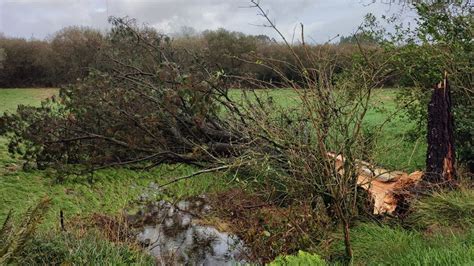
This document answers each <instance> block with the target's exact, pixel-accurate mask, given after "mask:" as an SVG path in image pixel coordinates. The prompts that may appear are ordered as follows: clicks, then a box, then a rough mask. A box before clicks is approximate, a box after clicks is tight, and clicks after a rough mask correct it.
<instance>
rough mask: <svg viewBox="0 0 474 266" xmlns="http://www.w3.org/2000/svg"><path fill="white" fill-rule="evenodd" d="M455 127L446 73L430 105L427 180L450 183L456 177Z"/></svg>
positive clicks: (437, 86)
mask: <svg viewBox="0 0 474 266" xmlns="http://www.w3.org/2000/svg"><path fill="white" fill-rule="evenodd" d="M453 128H454V122H453V116H452V113H451V91H450V87H449V84H448V79H447V77H446V75H445V78H444V80H443V82H440V83H439V84H438V85H436V86H435V88H434V91H433V95H432V96H431V101H430V103H429V105H428V133H427V138H428V150H427V154H426V173H425V176H424V180H425V181H428V182H430V183H449V182H450V181H454V180H455V179H456V170H455V168H454V162H455V151H454V136H453Z"/></svg>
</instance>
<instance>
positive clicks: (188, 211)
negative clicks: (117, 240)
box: [129, 197, 246, 265]
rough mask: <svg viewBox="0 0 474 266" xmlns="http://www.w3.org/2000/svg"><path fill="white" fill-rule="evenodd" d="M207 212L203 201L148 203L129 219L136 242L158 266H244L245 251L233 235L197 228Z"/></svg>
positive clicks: (201, 198) (200, 198)
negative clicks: (152, 257) (154, 258)
mask: <svg viewBox="0 0 474 266" xmlns="http://www.w3.org/2000/svg"><path fill="white" fill-rule="evenodd" d="M210 211H211V207H210V205H208V204H207V203H206V199H205V197H197V198H194V199H190V200H186V201H180V202H177V203H176V204H172V203H170V202H166V201H158V202H153V203H149V204H148V205H147V206H145V207H143V208H142V209H141V210H140V211H138V212H137V214H135V215H132V216H129V221H130V222H131V224H134V225H135V226H136V225H137V224H138V225H140V227H139V228H140V231H139V234H138V241H139V242H140V243H141V244H142V245H143V246H145V247H146V248H148V250H149V251H150V252H151V254H153V255H154V256H155V257H156V258H157V261H158V263H159V264H161V265H236V264H239V263H245V262H246V261H245V247H244V245H243V243H242V241H241V240H240V239H239V238H238V237H237V236H235V235H232V234H229V233H226V232H220V231H218V230H217V229H216V228H214V227H212V226H208V225H202V224H199V220H200V218H202V217H204V216H205V215H207V214H208V213H209V212H210Z"/></svg>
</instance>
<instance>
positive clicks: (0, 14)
mask: <svg viewBox="0 0 474 266" xmlns="http://www.w3.org/2000/svg"><path fill="white" fill-rule="evenodd" d="M373 2H375V3H373ZM387 2H390V0H376V1H372V0H261V1H260V3H261V5H262V6H263V7H264V8H265V9H266V10H268V11H269V16H270V17H271V18H273V19H274V21H275V22H276V24H277V26H278V27H279V28H280V30H281V31H282V32H283V33H284V34H285V35H286V36H287V37H288V38H289V39H291V38H292V36H293V32H294V29H295V27H296V26H298V25H299V23H300V22H301V23H303V24H304V25H305V33H306V35H307V36H306V39H307V40H308V39H311V40H313V41H315V42H325V41H327V40H329V39H331V38H333V37H334V36H335V35H336V34H338V33H339V34H342V35H348V34H350V33H352V32H353V31H354V30H355V29H356V28H357V26H358V25H359V24H360V23H361V22H362V20H363V17H364V15H365V14H367V13H369V12H371V13H374V14H375V15H377V16H380V15H383V14H392V13H394V12H396V13H398V12H399V10H400V8H401V6H400V5H398V4H392V5H389V4H387ZM396 2H399V1H396ZM249 5H250V3H249V1H247V0H0V32H3V33H4V34H5V35H7V36H12V37H25V38H31V37H33V38H37V39H43V38H45V37H47V36H48V35H51V34H52V33H54V32H55V31H57V30H59V29H61V28H63V27H66V26H70V25H82V26H92V27H95V28H100V29H107V27H108V25H107V17H108V16H112V15H113V16H129V17H133V18H136V19H137V20H138V21H139V22H140V23H146V24H148V25H151V26H154V27H156V28H157V29H158V30H160V31H161V32H163V33H174V32H178V31H179V29H180V28H181V27H183V26H190V27H193V28H194V29H196V30H198V31H202V30H205V29H217V28H226V29H228V30H234V31H241V32H244V33H248V34H266V35H269V36H271V37H275V36H276V34H275V33H274V32H273V31H272V30H270V29H268V28H264V27H259V26H256V25H259V24H263V23H264V20H263V18H262V17H261V16H258V15H257V10H256V9H252V8H245V7H248V6H249ZM405 9H406V8H405ZM403 19H404V20H405V21H410V20H413V15H411V13H410V12H404V14H403Z"/></svg>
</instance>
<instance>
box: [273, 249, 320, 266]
mask: <svg viewBox="0 0 474 266" xmlns="http://www.w3.org/2000/svg"><path fill="white" fill-rule="evenodd" d="M279 265H314V266H318V265H326V262H325V261H324V260H323V259H321V258H320V257H319V256H318V255H316V254H311V253H308V252H304V251H301V250H300V251H298V254H297V255H283V256H278V257H277V258H276V259H275V260H274V261H272V262H271V263H270V264H269V266H279Z"/></svg>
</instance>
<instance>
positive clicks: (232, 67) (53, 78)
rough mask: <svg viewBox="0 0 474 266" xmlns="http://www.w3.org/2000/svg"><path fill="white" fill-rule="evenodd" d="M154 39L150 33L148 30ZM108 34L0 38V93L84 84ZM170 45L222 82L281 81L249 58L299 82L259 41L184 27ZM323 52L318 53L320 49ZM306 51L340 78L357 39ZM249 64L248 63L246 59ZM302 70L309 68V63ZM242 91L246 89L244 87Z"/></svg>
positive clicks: (271, 43) (268, 42)
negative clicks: (325, 60)
mask: <svg viewBox="0 0 474 266" xmlns="http://www.w3.org/2000/svg"><path fill="white" fill-rule="evenodd" d="M148 30H149V31H152V32H154V34H156V35H159V33H158V32H157V31H156V30H155V29H152V28H149V29H148ZM110 36H111V33H110V32H106V33H103V32H100V31H99V30H96V29H92V28H88V27H78V26H72V27H66V28H64V29H62V30H60V31H58V32H56V33H55V34H53V35H52V36H50V37H48V38H46V39H44V40H36V39H24V38H11V37H6V36H4V35H2V34H1V33H0V69H1V71H0V87H3V88H8V87H10V88H13V87H57V86H61V85H65V84H69V83H74V82H76V81H77V80H80V79H83V78H85V77H86V76H87V75H88V74H89V72H90V70H91V69H93V68H96V69H101V68H103V67H106V66H104V65H103V64H104V63H103V62H104V61H105V60H104V58H101V57H100V56H98V55H99V54H100V53H99V51H100V49H103V48H104V45H106V43H108V44H107V45H110V42H107V41H106V40H107V39H110ZM359 37H360V38H359V39H360V43H361V44H362V45H372V44H374V43H375V42H371V40H369V39H368V38H367V37H366V36H359ZM172 45H173V46H175V47H176V48H177V49H175V51H176V53H180V56H181V57H182V58H183V59H184V61H186V60H187V61H188V62H189V65H192V64H193V62H194V60H195V58H194V57H195V56H196V55H198V56H199V57H200V58H201V59H203V60H204V61H205V62H206V64H207V67H208V68H209V69H211V70H213V71H220V72H222V73H225V74H226V75H228V76H246V77H249V78H255V79H256V80H260V81H268V82H274V83H275V84H276V85H278V83H279V82H281V79H282V76H281V75H277V74H276V73H274V71H271V70H270V69H269V68H268V67H265V66H263V65H261V64H259V60H256V61H255V58H259V57H261V58H266V59H268V58H270V59H273V64H274V65H275V66H276V67H278V68H280V69H283V71H284V73H283V74H284V75H283V76H284V77H286V78H288V79H289V80H296V81H297V80H299V79H301V78H302V77H301V76H300V73H299V72H298V71H296V69H295V68H294V67H292V66H294V65H295V64H296V62H294V59H293V58H294V56H293V55H292V54H290V52H289V50H288V49H287V48H286V47H285V46H284V44H282V43H278V42H276V41H275V40H273V39H271V38H269V37H268V36H265V35H247V34H244V33H241V32H234V31H228V30H225V29H218V30H207V31H204V32H201V33H197V32H196V31H195V30H193V29H192V28H189V27H186V28H183V29H182V32H181V33H180V34H179V35H177V36H174V37H173V41H172ZM321 48H323V49H321ZM306 49H310V50H315V49H317V50H318V51H324V52H325V53H328V54H329V55H331V54H334V58H335V60H336V62H335V67H334V71H338V72H340V71H341V70H342V69H343V68H345V67H348V66H349V65H350V64H351V60H352V57H353V55H354V53H355V52H356V51H357V39H356V38H355V37H354V36H352V37H342V38H341V41H340V42H339V43H338V44H323V45H306V47H303V46H302V45H301V44H300V43H298V44H295V51H296V52H297V53H298V54H299V55H300V57H301V58H305V60H310V58H308V57H306V56H304V54H305V53H307V50H306ZM250 58H252V59H250ZM303 63H307V65H308V66H309V65H311V63H310V62H303ZM246 85H247V86H248V85H250V84H246Z"/></svg>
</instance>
